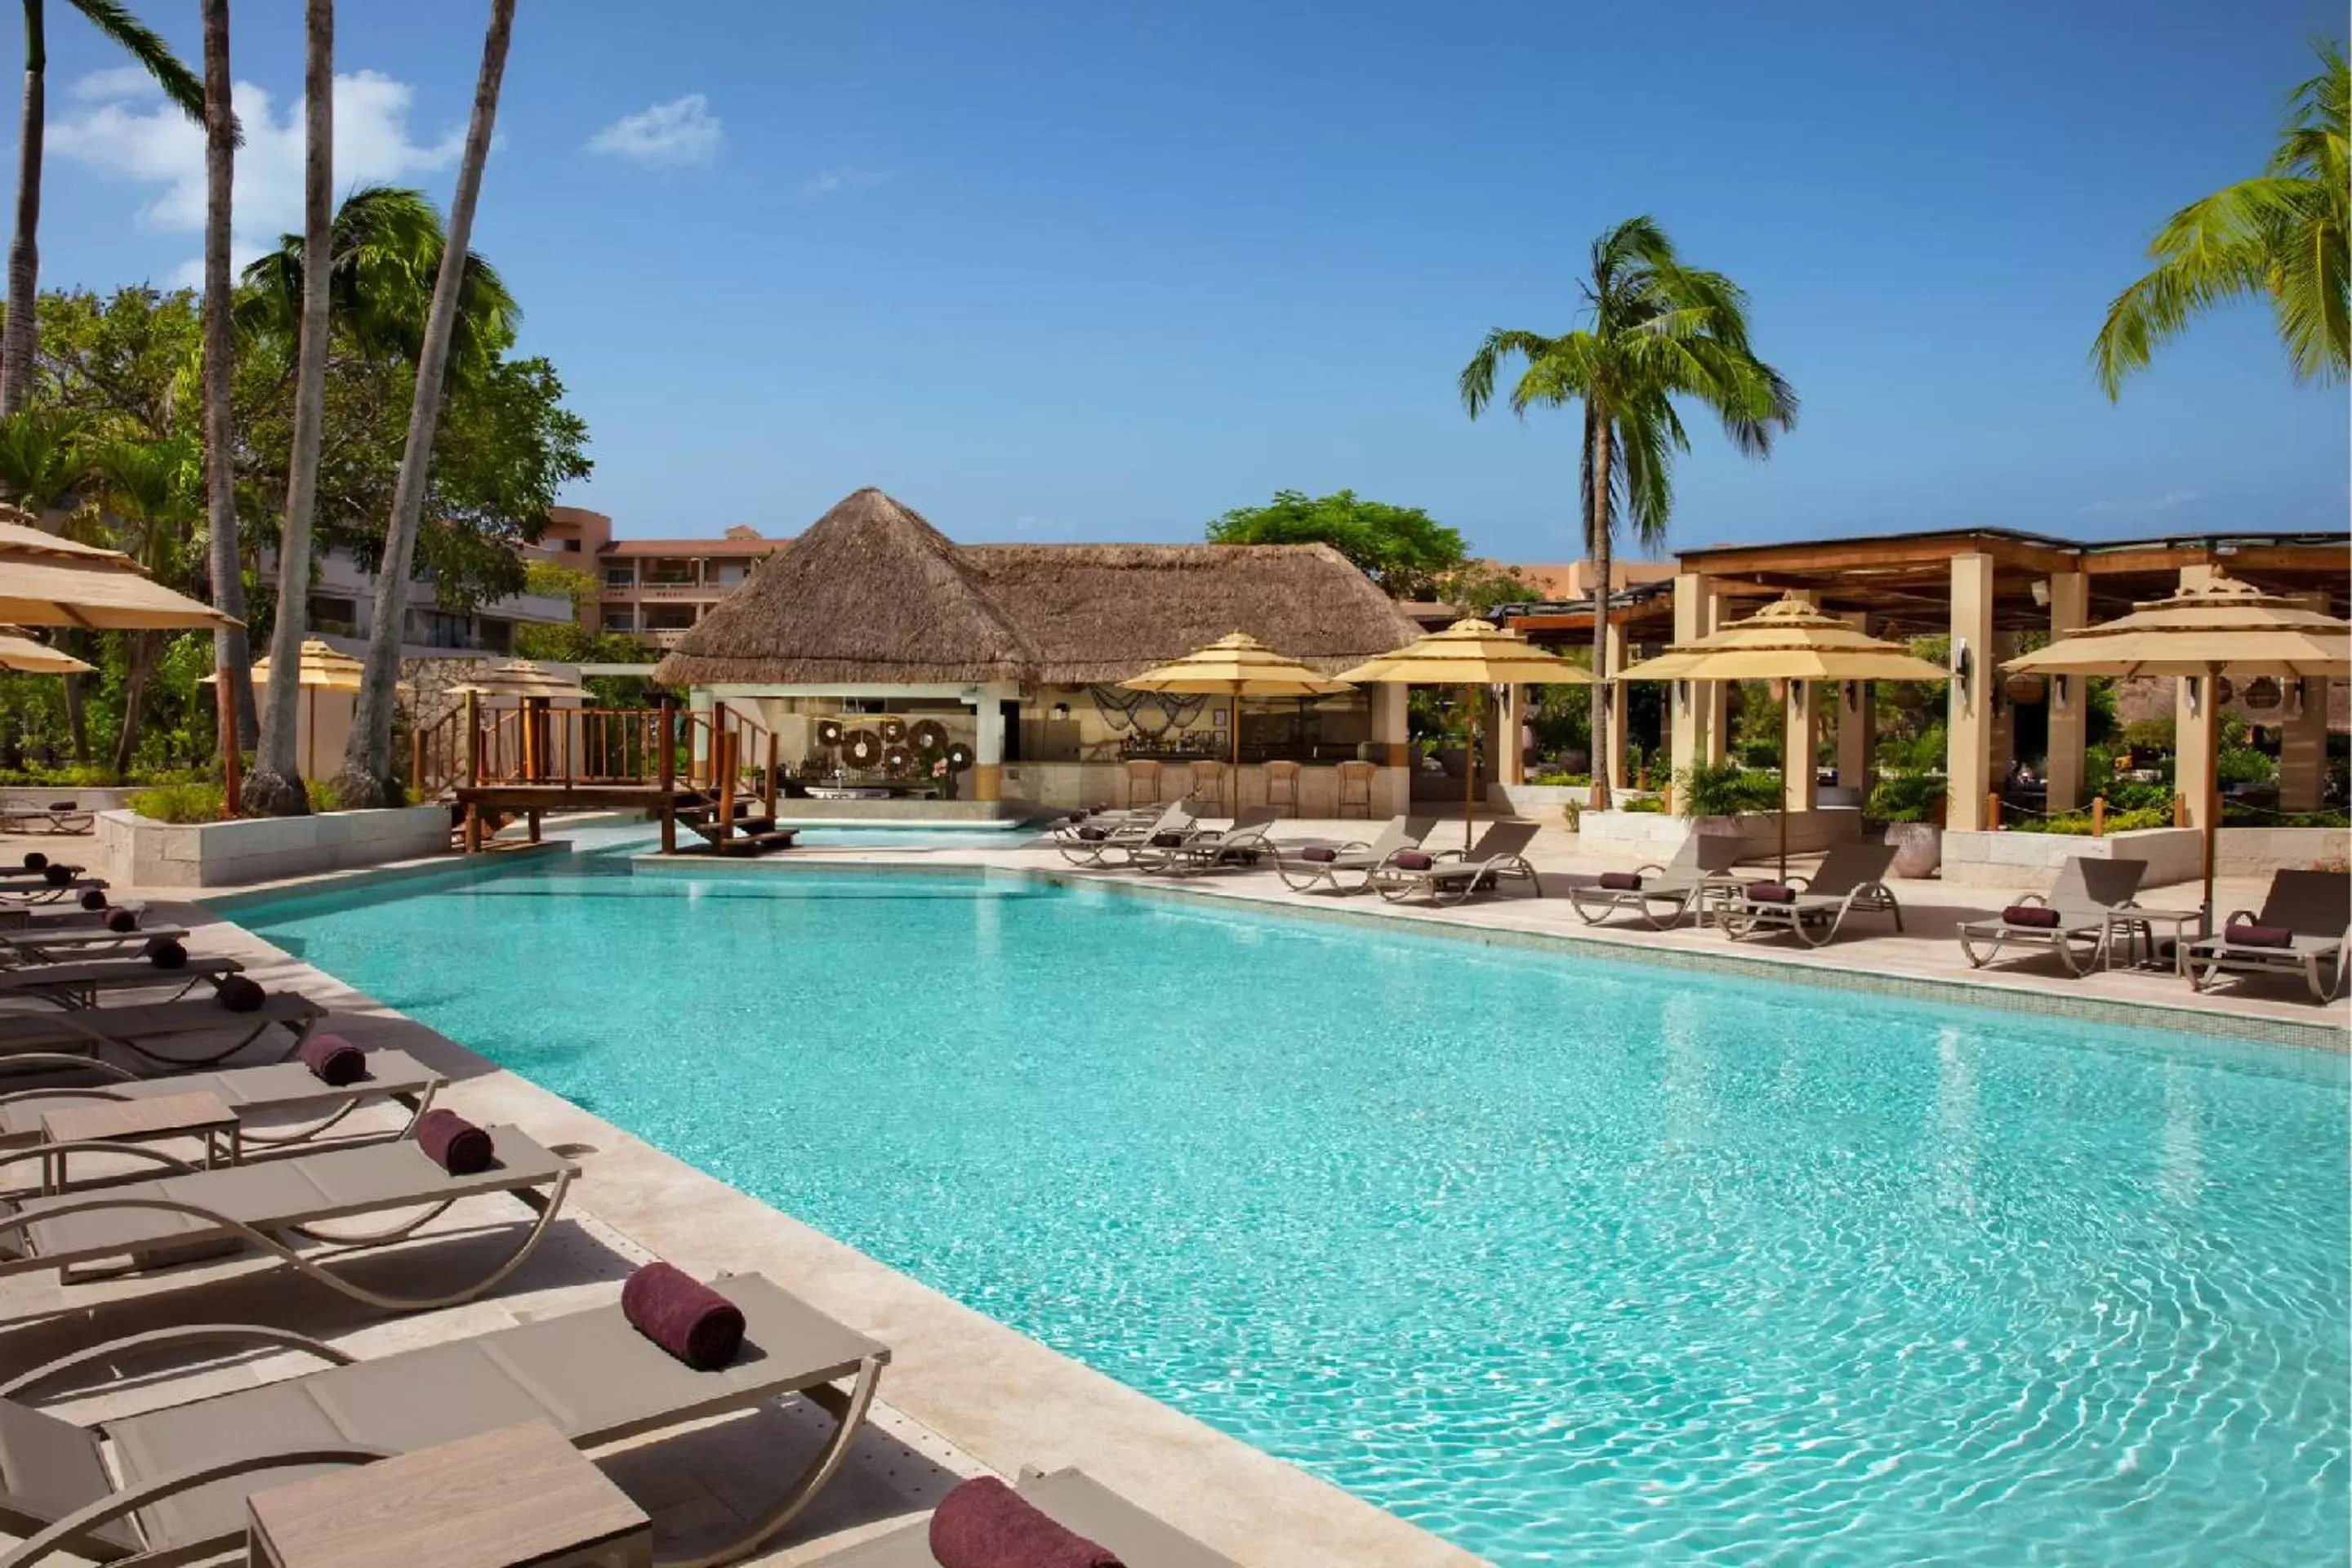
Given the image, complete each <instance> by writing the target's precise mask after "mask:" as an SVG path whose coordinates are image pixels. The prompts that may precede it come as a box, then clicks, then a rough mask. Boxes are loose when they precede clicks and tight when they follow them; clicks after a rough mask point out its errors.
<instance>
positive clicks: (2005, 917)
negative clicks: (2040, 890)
mask: <svg viewBox="0 0 2352 1568" xmlns="http://www.w3.org/2000/svg"><path fill="white" fill-rule="evenodd" d="M2000 918H2001V920H2002V921H2003V922H2004V923H2006V924H2009V925H2013V926H2032V928H2033V929H2034V930H2036V931H2056V930H2057V929H2058V911H2057V910H2053V909H2051V908H2049V907H2047V906H2046V905H2042V904H2011V905H2010V906H2009V907H2008V908H2007V909H2005V910H2001V911H2000Z"/></svg>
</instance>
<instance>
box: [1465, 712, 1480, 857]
mask: <svg viewBox="0 0 2352 1568" xmlns="http://www.w3.org/2000/svg"><path fill="white" fill-rule="evenodd" d="M1478 698H1479V689H1478V688H1477V687H1475V686H1474V687H1472V688H1471V689H1470V718H1469V721H1468V722H1467V723H1466V724H1465V726H1464V728H1463V731H1462V853H1464V854H1465V855H1467V854H1468V853H1470V838H1471V835H1472V833H1473V832H1474V831H1475V828H1474V827H1473V824H1474V822H1475V820H1476V818H1477V816H1478Z"/></svg>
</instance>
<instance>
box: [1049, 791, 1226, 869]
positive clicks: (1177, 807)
mask: <svg viewBox="0 0 2352 1568" xmlns="http://www.w3.org/2000/svg"><path fill="white" fill-rule="evenodd" d="M1193 816H1194V812H1193V810H1192V801H1191V799H1190V798H1187V799H1184V800H1172V801H1170V802H1169V803H1168V804H1167V805H1163V806H1161V807H1160V809H1159V810H1158V811H1156V812H1154V813H1153V814H1152V815H1151V816H1149V817H1147V818H1145V819H1143V820H1141V821H1137V820H1133V819H1129V820H1128V821H1125V822H1115V823H1107V824H1104V825H1102V826H1096V825H1094V824H1092V823H1080V824H1079V825H1078V827H1077V829H1076V831H1075V832H1074V833H1072V834H1071V836H1070V837H1067V838H1066V839H1063V840H1062V841H1061V842H1060V843H1059V844H1058V845H1056V846H1055V847H1057V848H1059V849H1060V850H1061V852H1062V858H1063V859H1065V860H1067V861H1068V862H1069V863H1070V864H1071V865H1073V866H1097V867H1109V866H1113V865H1119V866H1124V865H1127V864H1129V863H1130V862H1131V861H1133V860H1134V858H1135V852H1136V850H1137V848H1138V847H1140V846H1141V845H1143V844H1145V843H1146V842H1148V841H1149V840H1150V839H1151V838H1152V837H1153V836H1155V835H1157V834H1161V833H1176V832H1181V831H1182V830H1183V829H1184V828H1185V827H1187V826H1190V825H1191V823H1192V819H1193Z"/></svg>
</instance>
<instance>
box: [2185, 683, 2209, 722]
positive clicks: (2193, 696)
mask: <svg viewBox="0 0 2352 1568" xmlns="http://www.w3.org/2000/svg"><path fill="white" fill-rule="evenodd" d="M2181 679H2184V680H2185V681H2187V682H2188V689H2189V717H2190V718H2191V719H2196V718H2201V717H2202V716H2203V715H2204V712H2205V678H2204V677H2203V676H2201V675H2189V676H2184V677H2182V678H2181Z"/></svg>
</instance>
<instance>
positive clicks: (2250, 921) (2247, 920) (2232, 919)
mask: <svg viewBox="0 0 2352 1568" xmlns="http://www.w3.org/2000/svg"><path fill="white" fill-rule="evenodd" d="M2262 919H2263V917H2262V916H2260V915H2258V914H2256V913H2254V911H2253V910H2231V911H2230V912H2229V914H2228V915H2227V916H2226V917H2224V918H2223V920H2222V921H2221V930H2222V931H2227V930H2229V929H2230V928H2231V926H2239V925H2244V926H2250V925H2260V924H2261V923H2262ZM2214 934H2215V935H2217V936H2218V935H2220V934H2221V933H2220V932H2219V931H2217V932H2215V933H2214Z"/></svg>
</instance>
